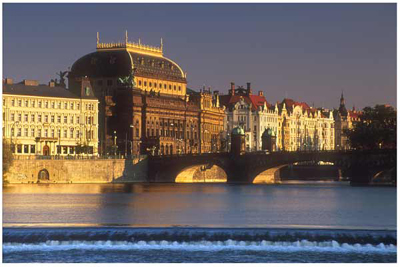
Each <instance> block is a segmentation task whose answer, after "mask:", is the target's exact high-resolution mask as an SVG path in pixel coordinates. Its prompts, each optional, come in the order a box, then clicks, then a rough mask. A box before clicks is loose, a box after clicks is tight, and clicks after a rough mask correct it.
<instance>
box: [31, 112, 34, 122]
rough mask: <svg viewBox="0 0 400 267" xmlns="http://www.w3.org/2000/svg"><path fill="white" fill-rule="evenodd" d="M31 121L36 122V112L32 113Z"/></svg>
mask: <svg viewBox="0 0 400 267" xmlns="http://www.w3.org/2000/svg"><path fill="white" fill-rule="evenodd" d="M31 122H35V114H32V115H31Z"/></svg>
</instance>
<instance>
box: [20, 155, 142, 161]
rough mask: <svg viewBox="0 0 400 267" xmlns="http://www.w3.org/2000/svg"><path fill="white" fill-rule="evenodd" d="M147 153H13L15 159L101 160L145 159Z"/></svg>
mask: <svg viewBox="0 0 400 267" xmlns="http://www.w3.org/2000/svg"><path fill="white" fill-rule="evenodd" d="M146 157H147V155H139V156H126V157H125V156H123V155H98V156H94V155H69V156H68V155H65V156H62V155H52V156H43V155H13V159H15V160H33V159H36V160H102V159H126V160H141V159H145V158H146Z"/></svg>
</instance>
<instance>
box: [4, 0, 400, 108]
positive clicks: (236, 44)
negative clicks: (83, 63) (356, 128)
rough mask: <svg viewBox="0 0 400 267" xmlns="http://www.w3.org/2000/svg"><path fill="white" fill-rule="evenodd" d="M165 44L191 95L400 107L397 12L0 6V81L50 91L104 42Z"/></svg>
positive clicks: (304, 7) (357, 7)
mask: <svg viewBox="0 0 400 267" xmlns="http://www.w3.org/2000/svg"><path fill="white" fill-rule="evenodd" d="M125 30H128V33H129V39H130V40H131V41H137V40H138V38H141V41H142V43H145V44H149V45H157V46H158V45H159V43H160V38H161V37H162V38H163V39H164V55H165V56H166V57H168V58H171V59H172V60H174V61H175V62H177V63H178V64H179V65H180V66H181V67H182V68H183V69H184V71H185V72H187V73H188V87H190V88H193V89H196V90H197V89H199V88H200V87H202V86H203V84H205V85H206V86H211V87H212V88H213V89H215V90H219V91H220V92H222V93H226V92H227V91H228V89H229V85H230V82H231V81H233V82H235V83H236V84H237V85H244V86H245V85H246V82H251V83H252V87H253V92H257V91H259V90H262V91H264V94H265V96H266V98H267V100H268V101H269V102H271V103H275V102H276V101H281V100H282V99H283V98H284V97H288V98H293V99H295V100H297V101H305V102H307V103H309V104H310V105H312V104H314V106H324V107H328V108H333V107H337V106H338V105H339V98H340V93H341V92H342V90H344V94H345V98H346V104H347V106H348V107H352V106H353V105H355V106H356V107H357V108H362V107H364V106H367V105H375V104H379V103H387V104H391V105H394V106H396V4H268V3H267V4H3V76H4V77H11V78H14V79H15V80H16V81H20V80H22V79H25V78H26V79H37V80H39V81H40V82H42V83H47V82H48V81H49V80H50V79H52V78H56V72H58V71H60V70H67V68H68V67H70V66H72V64H73V63H74V61H76V60H77V59H78V58H80V57H81V56H83V55H85V54H88V53H90V52H93V51H95V46H96V32H100V40H101V41H104V42H113V41H114V42H116V41H123V40H124V33H125Z"/></svg>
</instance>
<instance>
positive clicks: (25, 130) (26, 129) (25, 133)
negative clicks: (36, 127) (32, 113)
mask: <svg viewBox="0 0 400 267" xmlns="http://www.w3.org/2000/svg"><path fill="white" fill-rule="evenodd" d="M24 136H28V128H25V129H24Z"/></svg>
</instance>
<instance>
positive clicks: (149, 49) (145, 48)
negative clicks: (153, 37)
mask: <svg viewBox="0 0 400 267" xmlns="http://www.w3.org/2000/svg"><path fill="white" fill-rule="evenodd" d="M96 48H97V50H115V49H117V50H118V49H126V50H128V51H131V52H137V53H141V54H149V55H153V56H162V55H163V43H162V39H161V47H155V46H150V45H144V44H142V43H141V41H140V39H139V42H138V43H134V42H129V41H128V31H125V42H124V43H120V42H118V43H100V42H99V35H98V33H97V45H96Z"/></svg>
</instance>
